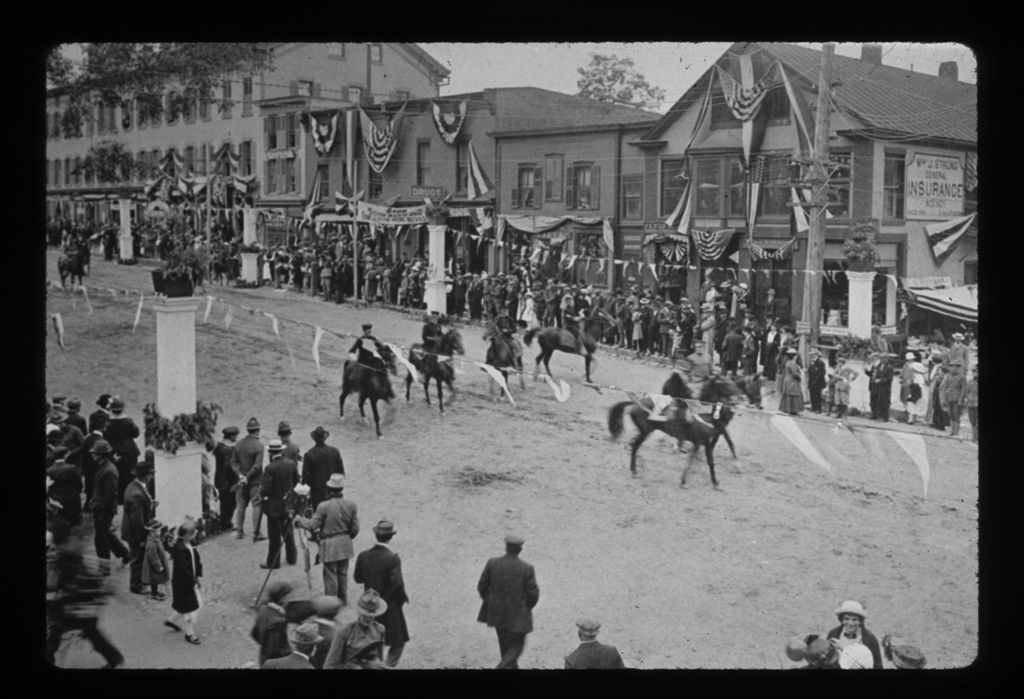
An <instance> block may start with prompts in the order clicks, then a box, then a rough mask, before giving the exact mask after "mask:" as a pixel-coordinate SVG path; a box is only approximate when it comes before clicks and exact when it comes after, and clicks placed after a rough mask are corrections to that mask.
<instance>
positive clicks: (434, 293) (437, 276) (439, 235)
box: [423, 225, 448, 313]
mask: <svg viewBox="0 0 1024 699" xmlns="http://www.w3.org/2000/svg"><path fill="white" fill-rule="evenodd" d="M445 228H446V227H445V226H444V225H440V226H427V230H428V231H430V239H429V245H428V248H427V283H426V286H425V288H424V290H423V296H424V298H423V300H424V301H425V302H426V304H427V311H428V312H430V311H437V312H438V313H446V312H447V308H448V307H447V303H446V301H447V299H446V296H445V290H444V271H445V270H444V232H445Z"/></svg>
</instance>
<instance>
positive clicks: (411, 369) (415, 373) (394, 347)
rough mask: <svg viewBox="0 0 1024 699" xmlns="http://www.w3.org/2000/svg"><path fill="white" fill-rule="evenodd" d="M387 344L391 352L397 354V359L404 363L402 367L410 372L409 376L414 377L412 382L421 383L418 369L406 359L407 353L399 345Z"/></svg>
mask: <svg viewBox="0 0 1024 699" xmlns="http://www.w3.org/2000/svg"><path fill="white" fill-rule="evenodd" d="M386 344H387V346H388V347H390V348H391V351H392V352H394V353H395V358H396V359H398V361H400V362H401V363H402V366H404V367H405V368H406V369H408V370H409V375H410V376H412V380H413V381H415V382H417V383H419V380H420V374H419V372H418V371H416V367H415V366H413V364H412V362H410V361H409V360H408V358H406V356H405V353H404V352H402V349H401V348H400V347H399V346H398V345H392V344H391V343H386Z"/></svg>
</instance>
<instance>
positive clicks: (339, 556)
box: [295, 473, 359, 605]
mask: <svg viewBox="0 0 1024 699" xmlns="http://www.w3.org/2000/svg"><path fill="white" fill-rule="evenodd" d="M326 486H327V495H328V497H327V499H326V500H324V501H323V502H321V503H320V504H319V505H317V508H316V511H315V512H314V513H313V516H312V517H311V518H308V519H307V518H305V517H301V516H296V517H295V526H297V527H301V528H303V529H307V530H309V531H311V532H315V533H316V534H317V540H318V541H319V543H320V562H321V563H322V564H323V568H324V594H325V595H334V596H335V597H337V598H339V599H340V600H341V601H342V604H345V605H347V604H348V562H349V559H351V558H352V557H353V556H355V547H354V546H353V545H352V540H353V539H354V538H356V536H357V535H358V534H359V514H358V509H359V508H358V507H356V504H355V503H354V502H352V501H351V500H347V499H345V497H344V489H345V476H344V475H342V474H340V473H335V474H332V475H331V477H330V478H328V479H327V483H326Z"/></svg>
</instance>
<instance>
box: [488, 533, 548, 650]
mask: <svg viewBox="0 0 1024 699" xmlns="http://www.w3.org/2000/svg"><path fill="white" fill-rule="evenodd" d="M476 589H477V592H479V593H480V599H482V600H483V603H482V604H481V605H480V613H479V614H478V615H477V618H476V620H477V621H480V622H483V623H485V624H487V625H488V626H494V627H496V628H499V629H505V630H507V631H513V632H516V633H530V632H531V631H533V608H534V606H536V604H537V600H538V599H540V588H539V587H538V586H537V577H536V575H535V573H534V571H533V566H532V565H530V564H529V563H527V562H525V561H523V560H520V558H519V557H518V556H514V555H512V554H510V553H506V554H505V555H504V556H498V557H496V558H492V559H490V560H489V561H487V565H485V566H484V571H483V573H482V574H481V575H480V581H479V582H478V583H477V586H476Z"/></svg>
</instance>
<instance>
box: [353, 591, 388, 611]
mask: <svg viewBox="0 0 1024 699" xmlns="http://www.w3.org/2000/svg"><path fill="white" fill-rule="evenodd" d="M356 609H357V610H358V611H359V613H360V614H369V615H370V616H380V615H381V614H383V613H384V612H386V611H387V610H388V603H387V602H385V601H384V600H383V599H381V596H380V595H379V594H377V591H376V590H374V589H372V588H371V589H368V590H367V591H366V592H364V593H363V594H362V595H361V596H360V597H359V601H358V602H356Z"/></svg>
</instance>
